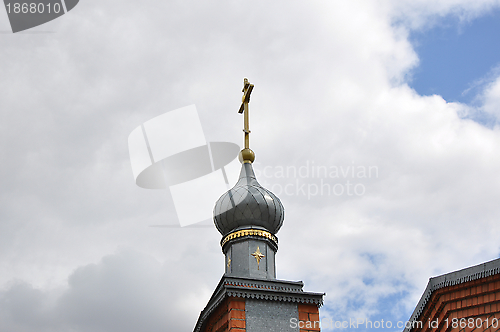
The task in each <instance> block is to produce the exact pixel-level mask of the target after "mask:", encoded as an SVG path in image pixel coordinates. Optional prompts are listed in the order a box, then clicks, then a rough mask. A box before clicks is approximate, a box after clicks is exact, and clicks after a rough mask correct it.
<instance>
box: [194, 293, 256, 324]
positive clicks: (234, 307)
mask: <svg viewBox="0 0 500 332" xmlns="http://www.w3.org/2000/svg"><path fill="white" fill-rule="evenodd" d="M244 331H246V324H245V301H244V300H243V299H239V298H234V297H230V298H228V299H226V300H224V301H223V302H222V303H221V304H220V305H219V306H218V307H217V309H216V310H215V311H214V312H212V314H211V315H210V317H209V318H208V321H207V325H206V327H205V329H204V330H203V332H244Z"/></svg>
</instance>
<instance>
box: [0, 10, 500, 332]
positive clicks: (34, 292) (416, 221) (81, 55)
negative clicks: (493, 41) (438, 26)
mask: <svg viewBox="0 0 500 332" xmlns="http://www.w3.org/2000/svg"><path fill="white" fill-rule="evenodd" d="M494 5H495V6H498V2H492V1H442V2H439V3H436V2H432V3H431V2H429V1H393V2H389V1H380V2H375V1H368V0H367V1H348V2H347V1H344V2H329V3H322V2H307V3H302V2H293V1H292V2H290V1H287V2H284V1H283V2H278V3H273V4H270V3H269V2H263V1H256V2H253V3H252V4H248V3H239V2H227V3H224V4H222V3H219V4H217V5H216V4H213V3H209V2H206V3H202V4H200V3H197V4H196V5H195V4H194V3H191V2H182V3H175V2H162V3H158V2H153V1H143V2H141V5H140V6H138V5H137V3H135V2H131V1H130V2H124V1H107V2H106V3H103V2H99V3H98V2H93V1H86V2H81V3H80V4H79V5H78V6H77V7H75V9H73V10H72V11H71V12H70V14H68V15H65V16H64V17H63V18H61V19H58V20H54V21H53V22H51V23H48V24H47V25H45V26H42V27H40V29H41V30H51V31H56V32H55V33H51V34H19V35H7V34H2V35H1V37H0V42H1V43H2V51H1V52H0V71H1V72H2V81H1V82H0V88H1V89H2V91H4V95H3V97H2V98H1V99H0V110H1V111H0V112H1V115H0V116H1V121H0V137H1V142H2V145H1V149H0V158H1V160H2V163H1V164H0V169H1V173H2V174H4V178H3V179H2V180H1V183H2V185H1V187H0V197H1V202H2V208H1V209H0V218H1V219H0V220H2V222H1V223H0V240H1V241H0V252H1V253H2V254H1V255H0V270H1V271H2V275H1V276H0V285H3V287H2V288H3V291H2V292H1V300H0V305H1V306H2V310H0V329H2V328H3V329H5V328H8V329H7V330H11V331H43V329H45V330H46V331H60V330H61V329H66V330H67V331H71V330H72V329H73V330H75V331H90V330H91V331H99V330H105V331H113V330H114V329H116V330H120V331H125V330H126V329H128V328H130V329H132V328H133V327H137V326H138V324H139V325H143V324H149V325H147V328H148V329H149V330H152V331H153V330H157V329H160V328H162V329H171V330H174V329H177V330H189V329H191V328H192V327H193V326H194V324H195V322H196V318H197V315H198V314H199V311H200V310H201V309H202V308H203V306H204V304H205V303H206V301H207V300H208V297H209V295H210V292H211V291H212V289H213V288H214V287H215V285H216V283H217V280H218V279H219V278H220V276H221V274H222V271H223V264H224V263H223V256H222V254H221V252H220V248H219V245H218V241H219V240H220V238H219V235H218V234H217V232H216V231H215V230H214V229H208V228H205V229H170V228H165V229H157V228H150V227H147V226H148V225H152V224H174V223H176V220H175V213H174V211H175V210H174V209H173V204H172V202H171V197H169V196H168V194H166V193H165V192H161V191H148V190H143V189H140V188H137V187H136V186H135V184H134V180H133V176H132V171H131V168H130V164H129V161H128V152H127V137H128V135H129V133H130V132H131V131H132V130H133V129H134V128H136V127H137V126H138V125H139V124H141V123H143V122H145V121H147V120H148V119H151V118H153V117H154V116H156V115H159V114H162V113H164V112H165V111H168V110H173V109H176V108H179V107H182V106H186V105H190V104H196V106H197V109H198V111H199V113H200V119H201V122H202V125H203V130H204V132H205V135H206V138H207V140H208V141H239V140H241V139H242V138H241V136H242V135H241V125H242V119H241V116H239V115H238V114H237V113H236V112H237V109H238V107H239V103H240V98H241V95H240V93H241V92H240V91H241V84H242V79H243V77H248V78H249V79H250V81H251V82H252V83H254V84H255V89H254V92H253V94H252V102H251V130H252V136H251V146H252V148H253V149H254V150H255V151H256V156H257V159H256V160H257V161H258V162H259V163H260V164H261V166H262V167H263V166H267V165H270V166H273V167H274V166H279V165H282V166H283V165H284V166H289V165H291V166H294V167H300V166H302V165H304V164H305V163H306V162H307V161H310V162H314V163H315V164H316V165H325V166H328V167H330V166H339V167H340V166H344V167H346V166H350V165H361V166H376V167H377V169H378V175H377V176H374V177H371V178H354V179H351V180H352V181H356V182H359V183H361V184H363V185H364V187H365V188H366V193H365V194H364V195H362V196H347V195H342V196H334V195H330V196H325V195H324V196H319V195H318V196H315V197H311V199H307V197H305V196H303V195H301V194H296V195H286V194H281V195H280V197H281V198H282V201H283V203H284V205H285V209H286V219H285V224H284V226H283V228H282V230H281V231H280V233H279V234H278V235H279V237H280V250H279V252H278V255H277V271H278V276H279V277H280V278H284V279H304V280H305V282H306V289H307V290H311V291H326V292H327V294H328V295H327V297H326V298H325V299H326V301H327V302H326V303H327V305H326V307H325V308H324V312H325V313H327V312H328V311H329V310H332V309H334V308H336V309H339V310H341V311H339V312H342V313H343V314H345V315H350V314H364V315H366V314H373V313H375V312H376V311H377V310H378V308H377V301H380V300H381V299H383V298H384V297H386V296H387V295H388V294H389V295H393V296H395V297H398V296H399V295H401V297H400V299H399V302H398V305H399V307H401V306H403V307H404V309H401V310H403V311H402V312H401V315H402V316H404V315H405V312H404V310H406V313H407V314H409V311H411V309H412V307H413V306H414V305H415V303H416V301H417V299H418V297H419V296H420V294H421V292H422V291H423V289H424V287H425V283H426V282H427V278H428V277H430V276H432V275H436V274H440V273H445V272H448V271H450V270H453V269H458V268H462V267H465V266H469V265H472V264H475V263H480V262H482V261H485V260H488V259H492V258H495V257H497V254H498V252H499V246H498V244H497V242H498V241H497V239H498V235H499V232H500V228H499V227H498V226H497V224H498V223H497V222H496V221H497V219H498V215H499V213H500V211H499V208H498V206H497V205H498V204H497V201H498V199H497V197H498V195H499V194H500V193H499V189H498V188H500V186H498V183H499V180H500V179H499V176H498V174H500V173H499V172H498V170H499V168H500V160H499V158H498V157H497V156H499V155H500V153H499V152H500V151H498V146H500V144H498V143H499V142H498V141H499V139H500V135H499V132H498V130H497V129H496V128H494V129H489V128H486V127H484V126H481V125H480V124H478V123H475V122H473V121H471V120H468V119H464V118H463V115H464V114H467V112H470V111H471V110H470V108H469V106H467V105H462V104H456V103H447V102H446V101H445V100H444V99H442V98H441V97H439V96H431V97H422V96H419V95H417V94H416V93H415V92H414V91H413V90H411V89H410V88H409V87H408V86H406V85H405V83H404V82H405V77H406V75H407V74H408V72H409V71H410V70H411V69H413V68H415V66H417V65H418V57H417V55H416V54H415V52H414V50H413V48H412V46H411V44H410V43H409V41H408V39H407V38H408V32H409V31H410V29H416V28H423V27H425V26H426V24H427V25H429V24H432V21H433V20H435V19H436V17H442V16H446V15H447V14H452V15H461V16H463V17H476V16H478V15H481V14H483V13H485V12H487V11H488V10H489V9H490V8H492V6H494ZM497 86H500V85H499V83H498V82H497V81H495V83H493V84H492V85H490V86H489V87H488V88H487V89H486V90H485V92H484V110H485V111H487V112H491V113H492V114H498V110H497V108H496V106H495V102H496V100H497V99H498V95H499V94H498V91H497V90H498V87H497ZM259 180H262V182H264V181H263V180H265V181H266V182H267V183H269V185H270V186H271V185H273V184H274V185H275V184H281V185H286V184H287V183H289V182H290V181H292V182H293V181H294V180H295V179H290V178H275V177H272V178H265V177H262V178H259ZM299 180H300V181H301V182H300V183H301V184H311V183H316V182H315V181H317V180H318V179H311V178H308V179H299ZM344 180H346V179H333V180H332V182H331V183H332V184H334V183H336V182H335V181H344ZM293 183H294V182H293ZM196 195H203V193H202V192H200V193H197V194H196ZM196 195H194V196H193V200H195V199H196ZM297 243H298V244H301V245H297ZM122 247H127V248H132V249H130V250H129V251H120V250H119V252H118V253H117V254H113V255H110V253H113V252H115V250H116V248H122ZM137 251H140V252H144V254H138V253H137ZM103 257H104V258H103ZM93 262H97V263H94V264H92V263H93ZM172 271H174V272H172ZM16 279H20V280H23V282H18V283H16V284H14V285H12V284H11V283H12V280H16ZM184 289H189V290H190V291H189V292H188V293H184V292H181V290H184ZM355 299H359V301H360V303H361V304H360V305H359V306H357V307H356V306H354V307H352V306H350V303H351V304H352V302H353V301H354V300H355ZM22 307H25V308H26V310H24V311H23V310H21V309H20V308H22ZM342 310H343V311H342ZM134 314H136V315H134Z"/></svg>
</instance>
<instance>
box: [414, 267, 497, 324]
mask: <svg viewBox="0 0 500 332" xmlns="http://www.w3.org/2000/svg"><path fill="white" fill-rule="evenodd" d="M418 321H421V322H422V326H421V327H420V326H414V327H413V328H412V329H411V331H412V332H437V331H443V332H445V331H446V332H449V331H453V332H455V331H456V332H458V331H460V332H471V331H474V332H483V331H487V332H494V331H498V330H500V275H494V276H490V277H486V278H482V279H478V280H474V281H469V282H465V283H462V284H459V285H455V286H448V287H444V288H441V289H438V290H436V291H434V292H433V294H432V296H431V298H430V299H429V301H428V302H427V305H426V306H425V309H424V311H423V312H422V314H421V315H420V317H419V318H418ZM432 322H434V323H432Z"/></svg>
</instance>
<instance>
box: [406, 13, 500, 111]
mask: <svg viewBox="0 0 500 332" xmlns="http://www.w3.org/2000/svg"><path fill="white" fill-rule="evenodd" d="M499 31H500V10H498V9H497V10H494V11H491V12H489V13H487V14H484V15H483V16H480V17H478V18H475V19H473V20H471V21H465V20H460V18H459V17H457V16H456V15H451V14H450V15H448V16H446V17H443V18H440V19H439V20H437V22H436V23H435V25H434V26H433V27H432V28H430V29H423V30H419V31H415V32H412V34H411V37H410V41H411V42H412V44H413V45H414V47H415V50H416V52H417V54H418V57H419V59H420V64H419V66H418V67H417V68H416V69H415V70H414V71H413V79H412V80H411V82H410V86H411V87H413V88H414V89H415V90H416V91H417V92H418V93H419V94H421V95H432V94H439V95H441V96H442V97H443V98H444V99H445V100H446V101H450V102H451V101H457V102H463V103H473V102H474V98H475V96H476V94H477V93H478V92H479V91H480V90H479V88H481V87H483V86H484V83H489V82H491V80H492V79H493V77H492V75H493V73H492V71H493V70H494V69H495V68H496V67H497V66H498V65H499V64H500V34H499Z"/></svg>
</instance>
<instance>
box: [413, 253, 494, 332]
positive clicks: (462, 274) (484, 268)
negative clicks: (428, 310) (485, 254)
mask: <svg viewBox="0 0 500 332" xmlns="http://www.w3.org/2000/svg"><path fill="white" fill-rule="evenodd" d="M496 274H500V258H498V259H495V260H492V261H489V262H486V263H482V264H479V265H475V266H471V267H468V268H465V269H462V270H458V271H454V272H450V273H447V274H443V275H440V276H437V277H433V278H430V279H429V282H428V283H427V287H426V288H425V291H424V293H423V294H422V297H421V298H420V301H418V304H417V306H416V307H415V310H414V311H413V314H412V315H411V317H410V319H409V321H410V322H414V321H416V320H417V319H418V318H419V317H420V315H421V314H422V312H423V311H424V309H425V306H426V305H427V303H428V302H429V299H430V298H431V296H432V293H434V291H436V290H438V289H441V288H444V287H449V286H455V285H459V284H463V283H466V282H469V281H474V280H478V279H482V278H486V277H490V276H493V275H496ZM408 325H409V326H410V324H408ZM410 330H411V329H410V328H408V327H407V328H405V329H404V332H409V331H410Z"/></svg>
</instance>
